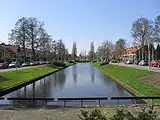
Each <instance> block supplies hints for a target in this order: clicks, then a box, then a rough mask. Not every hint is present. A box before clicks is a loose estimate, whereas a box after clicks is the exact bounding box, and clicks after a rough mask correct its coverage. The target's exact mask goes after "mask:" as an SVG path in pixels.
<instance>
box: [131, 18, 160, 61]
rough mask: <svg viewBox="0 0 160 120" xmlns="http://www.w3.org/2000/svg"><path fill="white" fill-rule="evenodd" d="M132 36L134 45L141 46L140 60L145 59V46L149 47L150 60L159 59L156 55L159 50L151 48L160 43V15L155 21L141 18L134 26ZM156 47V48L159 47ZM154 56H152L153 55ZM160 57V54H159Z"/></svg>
mask: <svg viewBox="0 0 160 120" xmlns="http://www.w3.org/2000/svg"><path fill="white" fill-rule="evenodd" d="M131 36H132V38H133V45H137V46H140V47H141V48H142V49H140V50H139V58H141V59H143V60H144V59H145V54H144V51H145V50H144V46H147V47H148V52H147V54H148V60H149V61H151V59H152V60H153V59H158V58H157V57H156V56H155V55H154V54H155V52H156V51H158V50H156V49H157V48H155V47H151V46H155V44H157V45H158V44H159V43H160V15H159V16H157V17H156V18H155V19H154V20H153V21H152V20H148V19H147V18H139V19H137V20H135V21H134V22H133V24H132V29H131ZM157 45H156V46H157ZM151 54H152V55H151ZM159 55H160V54H159Z"/></svg>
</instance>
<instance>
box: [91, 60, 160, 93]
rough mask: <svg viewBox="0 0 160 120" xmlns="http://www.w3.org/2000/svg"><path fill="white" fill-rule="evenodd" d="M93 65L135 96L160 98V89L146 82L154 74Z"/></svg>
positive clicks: (113, 66)
mask: <svg viewBox="0 0 160 120" xmlns="http://www.w3.org/2000/svg"><path fill="white" fill-rule="evenodd" d="M92 65H94V66H96V67H97V68H99V69H100V70H101V71H103V72H104V73H105V74H107V75H108V76H110V77H111V78H112V79H113V80H115V81H116V82H117V83H118V84H120V85H121V86H123V87H124V88H125V89H126V90H127V91H129V92H130V93H131V94H133V95H134V96H160V87H159V86H156V85H153V84H150V83H149V82H147V81H146V80H145V79H146V78H148V79H149V77H148V76H153V75H154V74H155V73H153V72H148V71H147V70H139V69H135V68H128V67H123V66H117V65H111V64H109V65H104V66H100V65H99V63H98V62H97V63H92ZM144 78H145V79H144ZM149 80H150V81H151V80H154V79H149Z"/></svg>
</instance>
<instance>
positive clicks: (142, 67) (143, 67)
mask: <svg viewBox="0 0 160 120" xmlns="http://www.w3.org/2000/svg"><path fill="white" fill-rule="evenodd" d="M110 64H113V65H119V66H125V67H133V68H137V69H144V70H148V69H149V67H148V66H139V65H134V64H124V63H110ZM150 70H151V71H153V72H160V68H158V67H150Z"/></svg>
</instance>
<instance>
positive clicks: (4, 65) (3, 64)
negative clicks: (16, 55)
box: [0, 62, 8, 69]
mask: <svg viewBox="0 0 160 120" xmlns="http://www.w3.org/2000/svg"><path fill="white" fill-rule="evenodd" d="M6 68H8V63H7V62H4V63H0V69H6Z"/></svg>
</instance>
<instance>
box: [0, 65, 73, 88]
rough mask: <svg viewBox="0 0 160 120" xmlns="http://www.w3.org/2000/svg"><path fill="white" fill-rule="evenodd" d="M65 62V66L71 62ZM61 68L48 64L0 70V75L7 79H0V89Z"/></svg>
mask: <svg viewBox="0 0 160 120" xmlns="http://www.w3.org/2000/svg"><path fill="white" fill-rule="evenodd" d="M65 64H66V66H70V65H72V63H65ZM62 68H63V67H56V68H53V67H50V66H40V67H33V68H27V69H23V70H17V71H16V70H14V71H8V72H0V76H2V77H4V78H7V79H8V80H7V81H0V88H1V89H7V88H11V87H13V86H16V85H18V84H21V83H23V82H25V81H30V80H32V79H35V78H37V77H39V76H43V75H45V74H48V73H50V72H54V71H57V70H59V69H62Z"/></svg>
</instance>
